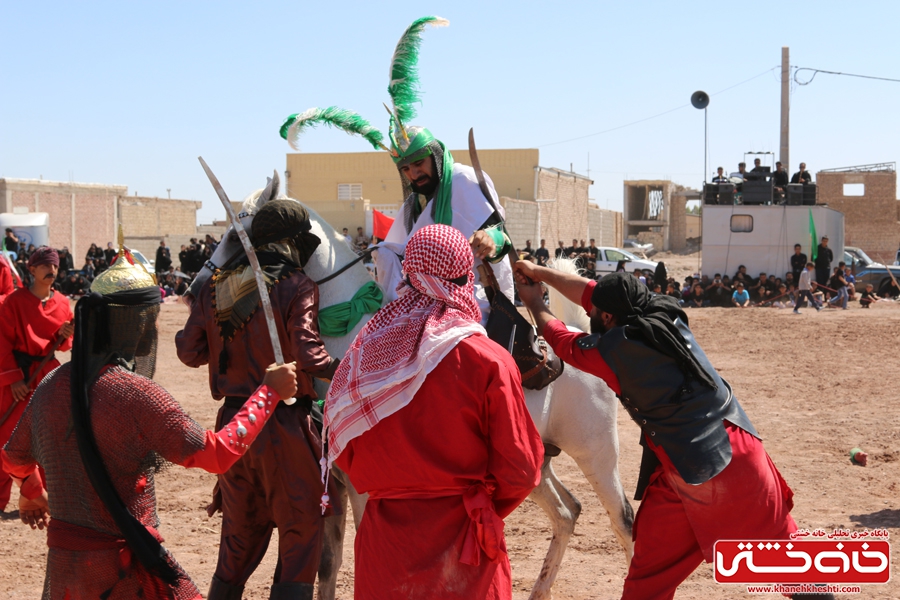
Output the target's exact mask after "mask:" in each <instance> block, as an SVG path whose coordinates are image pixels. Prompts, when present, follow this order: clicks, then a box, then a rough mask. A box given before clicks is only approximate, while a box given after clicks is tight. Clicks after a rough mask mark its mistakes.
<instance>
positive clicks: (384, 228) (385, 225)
mask: <svg viewBox="0 0 900 600" xmlns="http://www.w3.org/2000/svg"><path fill="white" fill-rule="evenodd" d="M393 224H394V220H393V219H392V218H390V217H389V216H387V215H386V214H384V213H381V212H378V211H377V210H373V211H372V235H374V236H375V237H377V238H378V239H379V240H383V239H384V238H386V237H387V234H388V231H390V230H391V225H393Z"/></svg>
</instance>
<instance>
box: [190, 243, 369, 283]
mask: <svg viewBox="0 0 900 600" xmlns="http://www.w3.org/2000/svg"><path fill="white" fill-rule="evenodd" d="M377 249H378V248H377V247H373V248H367V249H366V250H364V251H363V253H362V254H360V255H359V256H357V257H356V258H354V259H353V260H351V261H350V262H348V263H347V264H346V265H344V266H343V267H341V268H340V269H338V270H337V271H335V272H334V273H332V274H331V275H328V276H327V277H323V278H322V279H320V280H318V281H317V282H315V283H316V285H322V284H323V283H328V282H329V281H331V280H332V279H334V278H335V277H337V276H338V275H340V274H341V273H343V272H344V271H346V270H347V269H349V268H350V267H352V266H353V265H355V264H356V263H358V262H360V261H363V260H366V259H367V258H369V257H370V256H372V252H373V251H374V250H377ZM243 253H244V251H243V249H241V250H238V251H237V252H235V253H234V255H233V256H231V257H230V258H229V259H228V260H226V261H225V265H226V266H227V265H229V264H231V262H232V261H234V260H235V259H236V258H238V257H239V256H240V255H242V254H243ZM203 266H204V267H206V268H207V269H209V270H210V271H211V272H213V273H214V272H215V271H216V269H218V268H219V267H218V265H216V264H215V263H214V262H213V261H212V260H208V261H206V263H204V265H203Z"/></svg>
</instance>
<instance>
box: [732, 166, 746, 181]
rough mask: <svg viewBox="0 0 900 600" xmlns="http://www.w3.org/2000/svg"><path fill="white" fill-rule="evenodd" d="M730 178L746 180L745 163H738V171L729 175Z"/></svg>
mask: <svg viewBox="0 0 900 600" xmlns="http://www.w3.org/2000/svg"><path fill="white" fill-rule="evenodd" d="M731 177H732V178H735V177H736V178H738V179H747V163H742V162H739V163H738V170H737V171H735V172H733V173H732V174H731Z"/></svg>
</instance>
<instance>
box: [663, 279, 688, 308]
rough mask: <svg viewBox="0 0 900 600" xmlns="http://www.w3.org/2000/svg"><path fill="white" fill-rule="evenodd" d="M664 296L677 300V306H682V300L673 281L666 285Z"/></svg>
mask: <svg viewBox="0 0 900 600" xmlns="http://www.w3.org/2000/svg"><path fill="white" fill-rule="evenodd" d="M666 296H671V297H672V298H675V299H676V300H678V303H679V304H682V305H683V304H684V300H683V299H682V298H681V291H680V290H679V289H678V284H677V283H676V282H674V281H670V282H669V283H668V284H666Z"/></svg>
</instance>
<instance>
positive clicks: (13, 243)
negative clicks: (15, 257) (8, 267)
mask: <svg viewBox="0 0 900 600" xmlns="http://www.w3.org/2000/svg"><path fill="white" fill-rule="evenodd" d="M3 247H4V248H5V249H6V251H7V252H16V251H17V250H18V249H19V238H17V237H16V234H15V232H14V231H13V230H12V229H10V228H9V227H7V228H6V238H4V240H3Z"/></svg>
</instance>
